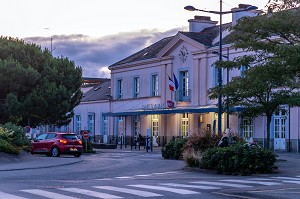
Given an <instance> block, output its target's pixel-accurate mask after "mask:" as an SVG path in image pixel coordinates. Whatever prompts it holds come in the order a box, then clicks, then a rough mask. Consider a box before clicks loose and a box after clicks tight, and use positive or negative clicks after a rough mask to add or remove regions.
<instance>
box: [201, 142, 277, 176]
mask: <svg viewBox="0 0 300 199" xmlns="http://www.w3.org/2000/svg"><path fill="white" fill-rule="evenodd" d="M275 162H276V155H275V154H274V153H273V152H272V151H271V150H269V149H263V148H261V147H258V146H256V145H254V146H252V145H242V144H237V145H233V146H230V147H224V148H220V147H216V148H212V149H208V150H207V151H206V152H205V153H204V154H203V158H202V159H201V163H200V168H203V169H210V170H215V171H217V172H218V173H222V174H228V175H239V174H240V175H250V174H254V173H272V172H274V171H275V170H277V166H275Z"/></svg>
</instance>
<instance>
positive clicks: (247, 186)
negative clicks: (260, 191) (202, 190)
mask: <svg viewBox="0 0 300 199" xmlns="http://www.w3.org/2000/svg"><path fill="white" fill-rule="evenodd" d="M191 183H195V184H204V185H217V186H225V187H234V188H250V187H253V186H249V185H242V184H232V183H225V182H207V181H198V182H191Z"/></svg>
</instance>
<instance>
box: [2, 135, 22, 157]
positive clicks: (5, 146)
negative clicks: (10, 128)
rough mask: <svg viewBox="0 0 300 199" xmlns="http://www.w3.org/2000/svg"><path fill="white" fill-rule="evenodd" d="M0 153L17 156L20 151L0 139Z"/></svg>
mask: <svg viewBox="0 0 300 199" xmlns="http://www.w3.org/2000/svg"><path fill="white" fill-rule="evenodd" d="M0 152H4V153H9V154H19V153H20V151H19V149H18V148H16V147H15V146H13V145H11V144H10V143H9V142H7V141H6V140H2V139H0Z"/></svg>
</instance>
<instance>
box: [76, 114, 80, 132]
mask: <svg viewBox="0 0 300 199" xmlns="http://www.w3.org/2000/svg"><path fill="white" fill-rule="evenodd" d="M80 131H81V116H80V115H76V116H75V133H76V134H79V133H80Z"/></svg>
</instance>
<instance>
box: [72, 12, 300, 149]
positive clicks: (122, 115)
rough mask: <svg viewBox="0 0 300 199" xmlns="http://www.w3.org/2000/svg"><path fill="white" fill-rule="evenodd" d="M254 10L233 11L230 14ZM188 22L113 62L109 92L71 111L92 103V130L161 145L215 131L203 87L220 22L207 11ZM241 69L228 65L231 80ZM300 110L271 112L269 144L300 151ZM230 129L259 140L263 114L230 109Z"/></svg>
mask: <svg viewBox="0 0 300 199" xmlns="http://www.w3.org/2000/svg"><path fill="white" fill-rule="evenodd" d="M236 9H238V8H236ZM256 13H257V12H256V11H252V12H250V13H244V14H243V12H241V13H239V14H238V15H237V14H234V15H233V20H235V21H236V20H237V19H238V18H240V17H242V16H245V15H255V14H256ZM235 21H234V22H233V24H234V23H235ZM189 23H190V31H189V32H178V33H177V34H176V35H175V36H173V37H168V38H164V39H162V40H160V41H158V42H157V43H154V44H152V45H151V46H149V47H148V48H145V49H143V50H141V51H139V52H137V53H136V54H134V55H132V56H129V57H128V58H125V59H124V60H122V61H120V62H117V63H115V64H113V65H111V66H110V67H109V69H110V70H111V90H110V91H111V92H110V95H111V98H110V99H108V100H106V101H101V102H97V103H82V104H81V105H79V106H78V107H77V108H76V110H75V113H77V114H79V113H80V114H81V115H87V111H90V110H88V109H93V110H94V112H96V114H97V115H98V118H97V119H99V121H97V122H96V123H95V129H96V134H99V135H100V136H102V135H104V134H108V135H110V136H112V135H114V136H115V137H117V136H124V137H134V136H137V135H139V134H141V135H143V136H146V135H148V136H153V137H154V139H153V141H154V142H153V144H154V146H155V145H163V144H165V142H167V141H169V140H170V139H172V137H178V136H183V137H185V136H189V135H190V134H191V133H194V132H197V131H200V130H201V129H209V130H210V131H211V132H213V131H216V127H217V117H218V115H217V107H216V104H217V101H216V100H209V99H208V97H207V90H208V89H209V88H212V87H214V86H216V68H215V67H214V63H215V62H216V61H217V60H218V55H217V54H214V53H213V51H218V50H219V46H218V41H219V38H218V34H216V33H217V32H218V29H219V26H217V25H216V24H217V22H213V21H211V20H210V18H209V17H199V16H198V17H195V19H191V20H189ZM230 25H232V24H231V23H230V24H224V25H223V26H224V30H223V38H225V37H226V36H227V35H228V34H230V32H229V31H228V27H229V26H230ZM244 53H245V52H243V51H242V50H235V49H232V48H231V45H230V44H228V43H224V44H223V55H228V56H229V59H233V58H234V57H237V56H241V55H243V54H244ZM242 69H243V68H242ZM242 69H241V70H242ZM241 70H234V71H230V72H229V80H230V79H231V78H232V77H234V76H239V75H241ZM174 75H175V76H176V78H177V79H178V90H176V89H175V91H171V90H170V89H169V77H170V78H171V79H172V80H173V81H174ZM222 77H223V83H224V84H226V79H227V71H225V70H223V73H222ZM172 103H174V106H173V104H172ZM236 113H238V107H237V109H236ZM299 116H300V109H299V108H298V107H297V108H289V107H286V111H282V112H279V113H276V114H274V116H273V118H272V127H271V144H270V145H271V146H272V147H273V149H274V150H283V151H297V152H298V151H299V130H300V125H299V122H298V121H299V119H298V118H299ZM103 117H104V118H109V119H108V130H105V131H106V133H103V128H102V127H101V125H102V124H103V121H101V118H103ZM226 118H227V117H226V113H223V114H222V123H221V124H222V131H223V132H224V131H225V129H226V123H227V121H226ZM229 129H230V131H231V132H233V133H235V134H237V135H239V136H241V137H244V138H245V139H251V138H253V139H254V140H255V141H257V142H259V143H261V144H262V145H263V144H264V141H265V138H266V118H264V117H263V116H261V117H257V118H254V119H251V118H241V117H240V116H239V115H238V114H235V115H230V116H229ZM101 142H102V140H101ZM124 142H126V140H125V141H124Z"/></svg>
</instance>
